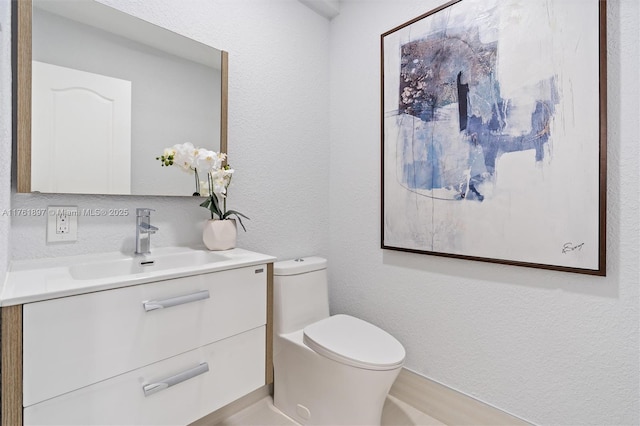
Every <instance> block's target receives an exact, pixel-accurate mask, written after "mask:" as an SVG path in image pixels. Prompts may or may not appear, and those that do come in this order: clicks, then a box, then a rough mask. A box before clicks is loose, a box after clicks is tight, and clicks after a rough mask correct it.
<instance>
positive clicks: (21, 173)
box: [11, 0, 229, 196]
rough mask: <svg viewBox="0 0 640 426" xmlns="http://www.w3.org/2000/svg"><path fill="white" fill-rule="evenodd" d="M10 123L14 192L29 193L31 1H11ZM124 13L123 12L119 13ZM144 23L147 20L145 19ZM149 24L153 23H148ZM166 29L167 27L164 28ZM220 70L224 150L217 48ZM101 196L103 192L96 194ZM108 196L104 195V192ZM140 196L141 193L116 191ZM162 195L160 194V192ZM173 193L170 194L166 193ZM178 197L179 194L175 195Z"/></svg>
mask: <svg viewBox="0 0 640 426" xmlns="http://www.w3.org/2000/svg"><path fill="white" fill-rule="evenodd" d="M11 3H12V10H11V15H12V19H11V22H12V23H11V26H12V27H13V28H12V39H13V40H12V51H13V53H12V63H13V64H14V65H13V76H14V77H13V83H12V84H13V86H14V87H13V115H14V117H13V125H14V128H15V130H14V139H15V140H14V147H15V149H16V157H15V162H14V164H15V166H16V174H15V175H14V176H15V178H16V192H18V193H30V192H31V61H32V50H31V46H32V38H31V35H32V32H31V29H32V7H33V4H32V0H11ZM123 13H125V12H123ZM138 19H141V18H138ZM145 22H148V21H145ZM150 24H151V25H156V24H153V23H150ZM167 31H170V30H167ZM220 52H221V58H220V59H221V69H220V80H221V86H220V94H221V97H220V152H224V153H227V148H228V146H227V135H228V127H227V126H228V103H229V53H228V52H226V51H224V50H221V51H220ZM99 195H105V194H99ZM106 195H108V194H106ZM118 195H140V196H144V194H118ZM163 196H164V195H163ZM166 196H173V195H166ZM178 196H180V195H178Z"/></svg>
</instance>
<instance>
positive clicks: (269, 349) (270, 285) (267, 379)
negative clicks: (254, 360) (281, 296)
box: [265, 263, 273, 385]
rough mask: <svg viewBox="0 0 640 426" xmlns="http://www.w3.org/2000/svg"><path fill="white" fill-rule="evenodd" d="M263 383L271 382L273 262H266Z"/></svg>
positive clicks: (268, 383)
mask: <svg viewBox="0 0 640 426" xmlns="http://www.w3.org/2000/svg"><path fill="white" fill-rule="evenodd" d="M266 350H267V357H266V361H265V362H266V366H265V375H266V377H265V383H266V384H267V385H270V384H272V383H273V263H268V264H267V342H266Z"/></svg>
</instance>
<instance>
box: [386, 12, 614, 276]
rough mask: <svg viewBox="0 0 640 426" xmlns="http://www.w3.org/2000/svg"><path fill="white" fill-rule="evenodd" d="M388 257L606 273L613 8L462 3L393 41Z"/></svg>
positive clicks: (406, 28) (403, 30)
mask: <svg viewBox="0 0 640 426" xmlns="http://www.w3.org/2000/svg"><path fill="white" fill-rule="evenodd" d="M381 75H382V82H381V92H382V117H381V120H382V128H381V134H382V144H381V145H382V153H381V155H382V198H381V202H382V220H381V222H382V226H381V228H382V229H381V231H382V232H381V238H382V248H383V249H391V250H400V251H408V252H415V253H423V254H429V255H437V256H448V257H455V258H461V259H469V260H479V261H486V262H494V263H503V264H510V265H519V266H529V267H536V268H544V269H552V270H558V271H567V272H576V273H583V274H590V275H605V274H606V253H605V249H606V241H605V228H606V3H605V0H454V1H450V2H448V3H446V4H444V5H442V6H440V7H438V8H436V9H434V10H432V11H430V12H427V13H425V14H424V15H421V16H419V17H417V18H415V19H412V20H411V21H409V22H406V23H404V24H402V25H400V26H398V27H396V28H394V29H392V30H390V31H388V32H386V33H384V34H382V36H381Z"/></svg>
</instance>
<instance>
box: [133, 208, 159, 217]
mask: <svg viewBox="0 0 640 426" xmlns="http://www.w3.org/2000/svg"><path fill="white" fill-rule="evenodd" d="M154 211H156V210H155V209H150V208H148V207H138V208H137V209H136V216H138V217H149V216H151V212H154Z"/></svg>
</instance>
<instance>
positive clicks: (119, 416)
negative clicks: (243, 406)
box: [24, 326, 265, 426]
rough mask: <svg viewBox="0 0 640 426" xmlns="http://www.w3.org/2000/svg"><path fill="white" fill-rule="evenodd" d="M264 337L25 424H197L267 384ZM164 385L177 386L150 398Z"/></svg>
mask: <svg viewBox="0 0 640 426" xmlns="http://www.w3.org/2000/svg"><path fill="white" fill-rule="evenodd" d="M264 333H265V328H264V326H263V327H259V328H256V329H254V330H251V331H247V332H245V333H241V334H238V335H236V336H233V337H230V338H227V339H224V340H221V341H219V342H216V343H213V344H211V345H207V346H205V347H202V348H199V349H196V350H193V351H190V352H187V353H185V354H181V355H178V356H176V357H173V358H169V359H167V360H164V361H161V362H158V363H155V364H152V365H149V366H146V367H143V368H141V369H139V370H135V371H131V372H128V373H125V374H122V375H120V376H117V377H113V378H111V379H109V380H105V381H103V382H100V383H96V384H94V385H91V386H88V387H85V388H82V389H79V390H76V391H74V392H70V393H67V394H65V395H61V396H59V397H56V398H53V399H50V400H47V401H44V402H41V403H38V404H35V405H32V406H30V407H27V408H25V410H24V424H25V425H83V426H87V425H95V424H102V425H105V424H108V425H184V424H188V423H191V422H193V421H195V420H197V419H199V418H201V417H204V416H206V415H207V414H209V413H211V412H213V411H215V410H217V409H218V408H220V407H222V406H224V405H226V404H228V403H230V402H232V401H234V400H236V399H238V398H240V397H242V396H244V395H246V394H248V393H249V392H252V391H254V390H256V389H258V388H259V387H261V386H262V385H263V384H264V373H265V371H264V370H265V367H264V351H265V340H264ZM207 369H208V371H205V370H207ZM191 375H193V377H191V378H188V379H186V380H183V381H180V380H181V379H183V378H185V377H189V376H191ZM176 377H177V378H178V379H176V380H173V381H172V380H171V379H172V378H176ZM167 379H169V380H167ZM163 382H165V383H169V382H176V383H174V384H173V385H172V386H170V387H165V388H164V389H162V390H159V391H157V392H155V393H150V394H148V395H147V396H145V392H144V387H145V386H147V387H148V389H149V388H151V387H153V386H154V385H156V384H160V383H163ZM161 388H162V386H161Z"/></svg>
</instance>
